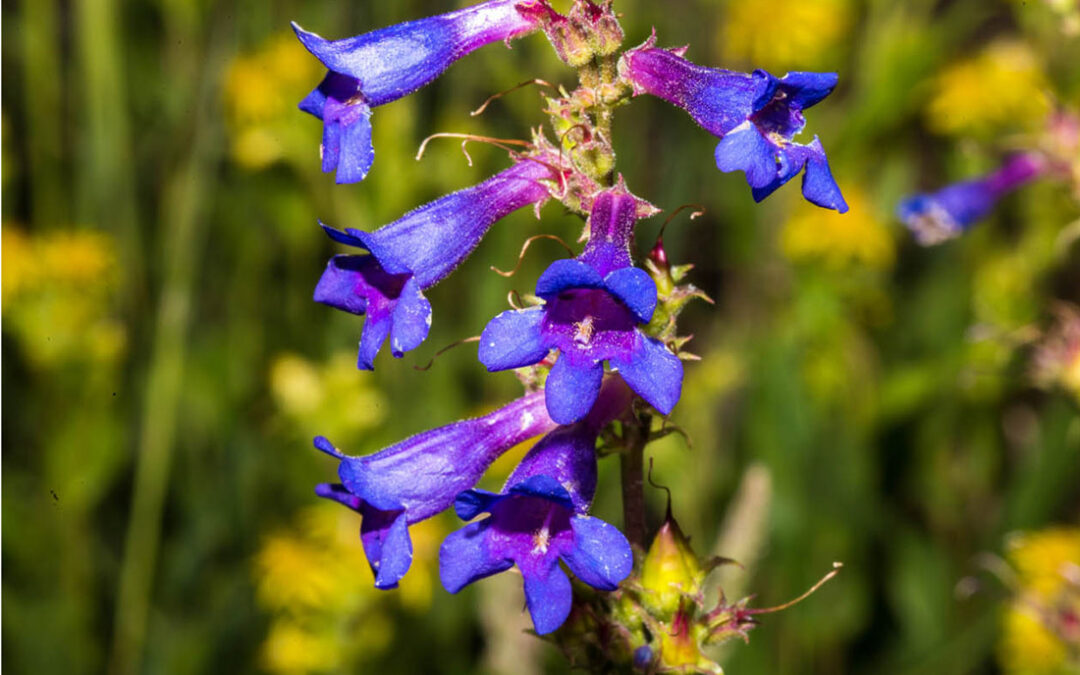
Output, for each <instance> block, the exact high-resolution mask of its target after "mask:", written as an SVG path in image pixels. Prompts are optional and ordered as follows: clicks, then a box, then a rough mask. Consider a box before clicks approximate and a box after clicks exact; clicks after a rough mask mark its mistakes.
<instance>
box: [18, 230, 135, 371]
mask: <svg viewBox="0 0 1080 675" xmlns="http://www.w3.org/2000/svg"><path fill="white" fill-rule="evenodd" d="M0 246H2V249H3V260H2V264H3V297H2V302H3V312H4V318H5V319H6V321H7V323H6V326H5V327H6V328H7V329H8V330H10V331H11V332H12V334H14V335H15V336H16V337H17V338H18V340H19V341H20V343H21V344H22V347H23V348H24V349H25V352H26V355H27V357H28V360H29V361H30V362H31V363H33V364H36V365H39V366H54V365H59V364H62V363H65V362H69V361H92V362H98V363H101V362H111V361H114V360H115V359H116V358H117V357H119V355H120V354H121V353H122V352H123V350H124V347H125V346H126V343H127V333H126V331H125V330H124V326H123V324H121V323H120V322H119V321H118V320H116V319H115V318H114V317H113V316H111V310H112V307H111V305H112V304H113V302H114V297H113V293H114V291H115V290H116V288H117V286H118V281H119V273H118V268H117V266H116V255H115V244H114V242H113V240H112V238H111V237H109V236H108V235H107V234H105V233H103V232H97V231H93V230H55V231H51V232H46V233H44V234H29V233H26V232H23V231H22V230H20V229H18V228H16V227H14V226H7V225H5V226H4V227H3V231H2V242H0Z"/></svg>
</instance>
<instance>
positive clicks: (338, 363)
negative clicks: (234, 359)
mask: <svg viewBox="0 0 1080 675" xmlns="http://www.w3.org/2000/svg"><path fill="white" fill-rule="evenodd" d="M270 391H271V393H272V394H273V397H274V400H275V402H276V403H277V405H278V408H279V409H280V410H281V411H282V413H284V415H285V416H286V417H287V418H288V419H289V420H290V421H292V422H294V423H295V424H296V426H297V427H299V428H303V429H318V430H319V431H320V432H321V433H323V434H325V435H326V436H327V437H329V438H332V439H335V442H339V443H342V444H343V445H345V446H347V445H348V444H347V443H346V441H347V440H348V439H349V438H354V437H355V436H356V435H357V434H358V433H359V432H361V431H365V430H367V429H371V428H373V427H376V426H378V425H379V424H380V423H381V422H382V420H383V416H384V415H385V411H386V406H385V404H384V401H383V397H382V395H381V394H380V393H379V391H378V390H376V389H374V388H373V387H372V386H371V379H370V378H369V377H364V376H363V375H361V374H359V373H357V371H356V355H355V353H354V352H351V351H349V352H338V353H337V354H335V355H334V356H333V357H332V358H331V359H330V360H329V361H328V362H326V363H323V364H316V363H312V362H311V361H308V360H307V359H305V358H303V357H301V356H298V355H296V354H289V353H285V354H280V355H278V356H277V357H276V358H275V359H274V362H273V363H272V364H271V366H270Z"/></svg>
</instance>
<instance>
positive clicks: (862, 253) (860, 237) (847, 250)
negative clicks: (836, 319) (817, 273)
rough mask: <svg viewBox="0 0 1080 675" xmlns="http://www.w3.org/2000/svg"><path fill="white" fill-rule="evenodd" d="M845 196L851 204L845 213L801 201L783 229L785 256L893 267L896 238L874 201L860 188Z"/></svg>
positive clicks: (836, 264) (837, 266)
mask: <svg viewBox="0 0 1080 675" xmlns="http://www.w3.org/2000/svg"><path fill="white" fill-rule="evenodd" d="M844 197H845V198H846V199H847V202H848V205H849V206H850V207H851V210H850V211H848V212H847V213H844V214H840V213H837V212H836V211H831V210H829V209H822V208H818V207H816V206H813V205H811V204H806V203H805V202H802V201H801V200H800V201H799V204H798V206H797V207H796V210H795V213H794V214H793V215H792V216H791V217H790V218H789V219H788V221H787V222H786V223H785V224H784V226H783V229H782V230H781V232H780V248H781V250H782V251H783V252H784V255H786V256H787V257H788V259H790V260H792V261H793V262H804V261H811V260H818V261H821V262H823V263H824V264H825V265H826V266H827V267H829V268H833V269H843V268H846V267H848V266H849V265H852V264H855V265H864V266H866V267H871V268H875V269H886V268H888V267H890V266H892V263H893V258H894V256H895V244H894V242H893V237H892V234H891V233H890V232H889V229H888V228H887V227H886V226H885V224H884V223H883V222H882V221H880V220H878V219H877V217H876V216H875V214H874V211H873V206H872V203H871V202H870V201H869V200H867V199H866V198H865V197H864V196H863V194H862V192H861V191H859V190H858V189H857V188H856V189H852V188H845V190H844Z"/></svg>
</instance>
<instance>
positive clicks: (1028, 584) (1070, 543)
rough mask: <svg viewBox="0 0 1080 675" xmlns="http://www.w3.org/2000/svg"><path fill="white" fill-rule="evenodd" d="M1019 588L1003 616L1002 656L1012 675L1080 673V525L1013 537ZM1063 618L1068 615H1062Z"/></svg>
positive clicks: (1013, 560) (1011, 555) (1012, 557)
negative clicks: (1079, 621)
mask: <svg viewBox="0 0 1080 675" xmlns="http://www.w3.org/2000/svg"><path fill="white" fill-rule="evenodd" d="M1008 548H1009V550H1008V559H1009V562H1010V563H1011V565H1012V568H1013V569H1014V570H1015V572H1016V577H1017V585H1018V588H1017V591H1016V594H1015V595H1014V597H1013V600H1012V602H1011V603H1010V605H1009V607H1008V609H1007V610H1006V611H1005V614H1004V617H1003V619H1002V638H1001V642H1000V643H999V646H998V647H999V648H998V659H999V661H1000V663H1001V667H1002V669H1003V670H1004V671H1005V672H1006V673H1008V674H1009V675H1057V674H1061V673H1069V672H1080V662H1078V661H1077V659H1078V658H1080V633H1078V632H1077V630H1076V629H1075V626H1073V623H1072V622H1075V620H1076V617H1077V616H1080V528H1066V527H1060V528H1051V529H1046V530H1042V531H1038V532H1030V533H1025V534H1022V535H1018V536H1016V537H1014V538H1013V539H1012V540H1011V541H1010V542H1009V547H1008ZM1063 617H1064V618H1063Z"/></svg>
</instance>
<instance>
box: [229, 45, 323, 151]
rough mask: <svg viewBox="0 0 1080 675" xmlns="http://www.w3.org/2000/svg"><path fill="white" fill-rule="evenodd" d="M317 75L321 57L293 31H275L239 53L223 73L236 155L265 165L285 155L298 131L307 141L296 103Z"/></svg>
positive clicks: (232, 147)
mask: <svg viewBox="0 0 1080 675" xmlns="http://www.w3.org/2000/svg"><path fill="white" fill-rule="evenodd" d="M318 78H319V66H318V61H316V60H315V59H313V58H311V56H310V55H309V54H308V53H307V52H306V51H305V50H304V48H303V46H302V45H301V44H300V42H299V41H298V40H297V39H296V37H295V36H294V35H293V34H292V33H282V34H279V35H275V36H274V37H272V38H270V39H269V40H268V41H267V42H266V43H265V44H263V45H262V46H261V47H259V48H258V49H257V50H256V51H254V52H253V53H251V54H247V55H241V56H237V57H236V58H235V59H234V60H233V62H232V64H230V65H229V69H228V73H227V74H226V76H225V109H226V113H227V117H228V121H229V128H230V131H231V144H230V152H231V154H232V157H233V159H234V160H236V162H237V163H239V164H240V165H242V166H245V167H247V168H250V169H261V168H263V167H266V166H268V165H270V164H272V163H274V162H275V161H277V160H279V159H281V158H283V157H284V156H285V155H287V154H288V151H289V149H290V148H291V147H292V145H293V143H294V142H295V140H296V139H297V138H298V136H297V134H298V133H301V134H304V135H303V136H302V142H303V143H307V142H308V140H309V139H308V138H307V136H306V134H305V133H304V129H306V127H304V125H298V124H296V122H297V120H298V117H297V115H299V114H300V113H299V111H298V110H297V108H296V106H297V104H298V103H299V102H300V100H301V99H302V98H303V97H304V96H306V95H307V93H308V92H309V91H310V90H311V89H312V87H313V86H314V84H315V83H317V82H318ZM311 128H312V129H313V128H314V126H312V127H311ZM297 129H301V131H299V132H298V131H297Z"/></svg>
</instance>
